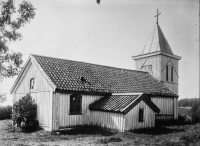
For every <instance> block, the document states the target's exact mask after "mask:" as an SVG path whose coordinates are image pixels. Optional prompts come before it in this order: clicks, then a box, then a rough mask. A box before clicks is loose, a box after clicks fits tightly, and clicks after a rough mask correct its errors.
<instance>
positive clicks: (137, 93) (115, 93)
mask: <svg viewBox="0 0 200 146" xmlns="http://www.w3.org/2000/svg"><path fill="white" fill-rule="evenodd" d="M141 94H143V93H112V95H141Z"/></svg>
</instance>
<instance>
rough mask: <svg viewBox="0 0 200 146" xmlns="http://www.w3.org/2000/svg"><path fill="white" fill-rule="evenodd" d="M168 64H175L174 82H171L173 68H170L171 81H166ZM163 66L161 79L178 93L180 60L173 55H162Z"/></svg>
mask: <svg viewBox="0 0 200 146" xmlns="http://www.w3.org/2000/svg"><path fill="white" fill-rule="evenodd" d="M166 65H169V66H173V67H174V69H173V82H171V73H170V72H171V68H169V81H166ZM161 68H162V77H161V80H162V81H163V82H164V84H165V85H166V86H167V87H168V88H170V89H171V90H172V91H173V92H174V93H176V94H177V95H178V78H179V76H178V60H177V59H173V58H171V57H167V56H163V55H162V57H161Z"/></svg>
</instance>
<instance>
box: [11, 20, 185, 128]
mask: <svg viewBox="0 0 200 146" xmlns="http://www.w3.org/2000/svg"><path fill="white" fill-rule="evenodd" d="M132 58H133V59H134V60H135V62H136V70H127V69H122V68H115V67H108V66H102V65H96V64H91V63H84V62H78V61H71V60H66V59H59V58H53V57H47V56H40V55H33V54H31V55H30V56H29V58H28V60H27V62H26V63H25V65H24V67H23V70H22V71H21V73H20V74H19V75H18V77H17V79H16V81H15V83H14V85H13V86H12V88H11V91H10V92H11V94H12V95H13V101H14V102H15V101H17V100H18V99H20V98H21V97H22V96H24V95H26V94H27V93H30V94H31V96H32V98H33V99H35V102H36V103H37V110H38V111H37V113H38V120H39V124H40V126H42V127H43V128H44V129H46V130H48V131H54V130H59V129H60V128H63V127H71V126H76V125H84V124H97V125H100V126H103V127H108V128H111V129H117V130H120V131H126V130H131V129H138V128H147V127H154V126H155V120H173V119H177V118H178V77H179V76H178V61H179V60H180V59H181V57H179V56H177V55H174V53H173V52H172V49H171V48H170V45H169V44H168V42H167V40H166V38H165V36H164V34H163V32H162V30H161V28H160V26H159V24H158V22H157V24H156V26H155V30H154V31H153V33H152V34H151V36H150V37H149V39H148V41H147V42H146V44H145V46H144V49H143V50H142V52H141V54H139V55H137V56H133V57H132Z"/></svg>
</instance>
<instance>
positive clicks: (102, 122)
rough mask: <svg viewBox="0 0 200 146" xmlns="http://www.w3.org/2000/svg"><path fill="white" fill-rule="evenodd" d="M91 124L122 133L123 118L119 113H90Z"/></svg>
mask: <svg viewBox="0 0 200 146" xmlns="http://www.w3.org/2000/svg"><path fill="white" fill-rule="evenodd" d="M91 118H92V124H94V125H99V126H102V127H107V128H111V129H115V130H119V131H124V124H125V117H124V115H123V114H120V113H112V112H102V111H91Z"/></svg>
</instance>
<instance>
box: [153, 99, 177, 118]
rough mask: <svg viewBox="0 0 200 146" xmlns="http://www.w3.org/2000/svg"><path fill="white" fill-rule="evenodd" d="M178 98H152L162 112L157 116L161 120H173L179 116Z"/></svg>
mask: <svg viewBox="0 0 200 146" xmlns="http://www.w3.org/2000/svg"><path fill="white" fill-rule="evenodd" d="M177 100H178V99H177V98H172V97H151V101H152V102H153V103H154V104H155V105H157V106H158V108H159V109H160V110H161V111H160V113H159V114H158V115H159V116H156V117H157V118H158V119H161V120H173V119H176V117H177V116H178V113H177V112H178V105H177Z"/></svg>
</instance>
